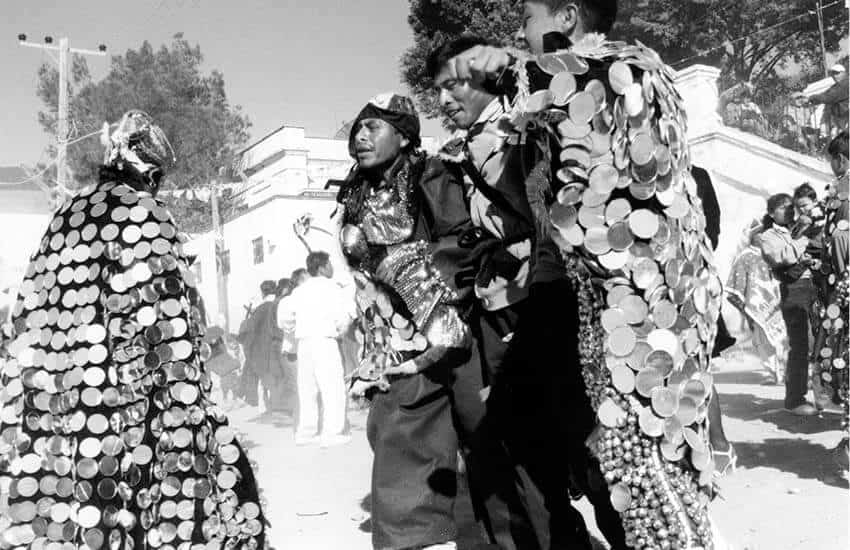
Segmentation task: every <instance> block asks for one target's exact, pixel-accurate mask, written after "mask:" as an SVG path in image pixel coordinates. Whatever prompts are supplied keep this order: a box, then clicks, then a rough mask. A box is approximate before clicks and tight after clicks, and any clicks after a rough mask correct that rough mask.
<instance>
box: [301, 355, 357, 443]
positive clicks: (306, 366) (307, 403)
mask: <svg viewBox="0 0 850 550" xmlns="http://www.w3.org/2000/svg"><path fill="white" fill-rule="evenodd" d="M343 378H344V372H343V368H342V356H341V355H340V353H339V345H338V344H337V341H336V340H335V339H333V338H301V339H299V340H298V411H299V412H298V426H297V427H296V429H295V436H296V437H304V438H306V437H312V436H315V435H316V434H317V432H318V430H319V403H318V399H319V395H320V394H321V396H322V407H323V414H322V436H323V437H330V436H334V435H339V434H341V433H342V431H343V430H344V429H345V381H344V380H343Z"/></svg>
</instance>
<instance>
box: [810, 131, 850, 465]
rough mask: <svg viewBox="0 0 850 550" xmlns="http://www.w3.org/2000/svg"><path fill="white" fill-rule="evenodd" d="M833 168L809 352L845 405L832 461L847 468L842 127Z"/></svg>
mask: <svg viewBox="0 0 850 550" xmlns="http://www.w3.org/2000/svg"><path fill="white" fill-rule="evenodd" d="M828 153H829V156H830V161H831V165H832V170H833V172H834V173H835V176H836V177H837V178H838V179H837V181H836V182H835V183H834V184H833V185H832V186H830V189H829V192H828V196H827V197H826V201H825V203H826V204H825V206H826V209H825V210H826V232H825V235H824V244H825V250H824V262H823V264H822V266H823V271H824V275H825V279H826V300H825V302H824V303H825V305H824V307H822V308H821V310H820V311H819V317H820V326H819V329H818V334H817V339H816V341H815V346H814V358H815V360H816V361H818V362H819V364H820V373H819V375H820V377H821V381H822V382H823V385H824V386H825V387H827V388H832V395H833V401H834V402H835V403H837V404H841V405H842V406H843V408H844V419H843V425H842V428H843V430H844V436H843V438H842V439H841V442H840V443H839V444H838V446H837V447H836V450H835V458H836V461H837V462H838V463H839V464H840V465H841V466H842V467H843V468H844V469H847V468H848V462H849V461H848V453H850V447H848V437H849V436H848V423H850V410H848V404H850V401H848V398H850V395H848V365H850V345H848V341H847V338H848V336H847V328H848V326H850V314H849V313H848V312H850V231H848V230H850V221H848V215H850V214H848V194H850V190H849V188H850V183H848V169H850V162H848V157H850V152H848V136H847V132H846V131H844V132H841V133H839V134H838V136H836V137H835V138H834V139H833V140H832V142H830V144H829V147H828Z"/></svg>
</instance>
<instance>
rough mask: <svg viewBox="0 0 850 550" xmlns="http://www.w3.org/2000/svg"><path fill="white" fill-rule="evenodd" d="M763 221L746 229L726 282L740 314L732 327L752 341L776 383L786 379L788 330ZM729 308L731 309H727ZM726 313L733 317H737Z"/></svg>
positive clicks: (731, 300) (735, 331)
mask: <svg viewBox="0 0 850 550" xmlns="http://www.w3.org/2000/svg"><path fill="white" fill-rule="evenodd" d="M762 229H763V228H762V224H761V220H753V221H752V222H751V223H750V224H749V226H748V227H747V228H746V230H745V231H744V235H743V238H742V241H741V243H740V244H739V247H738V252H737V253H736V254H735V259H734V260H733V264H732V270H731V271H730V273H729V280H728V282H727V283H726V292H727V299H728V301H729V303H730V304H731V305H732V306H734V308H735V311H736V312H737V313H738V315H736V316H734V317H736V318H737V319H738V321H737V322H733V321H730V322H729V328H730V331H731V332H732V334H733V335H734V336H735V337H736V338H738V341H739V342H744V341H746V340H750V342H751V344H752V348H753V350H754V351H755V353H756V355H757V356H758V357H759V359H761V362H762V365H763V366H764V367H765V368H766V369H767V370H768V371H769V372H770V374H771V376H772V379H773V380H772V381H773V383H775V384H781V383H783V381H784V379H785V360H786V358H787V356H788V332H787V331H786V328H785V321H784V320H783V318H782V309H781V307H780V303H781V290H780V287H779V281H778V280H777V279H776V277H774V275H773V272H772V271H771V269H770V266H769V265H768V264H767V262H766V261H765V260H764V258H763V257H762V253H761V232H762ZM727 311H728V310H727ZM727 311H724V316H725V317H726V318H728V319H731V318H732V317H733V316H731V315H727V314H726V313H727Z"/></svg>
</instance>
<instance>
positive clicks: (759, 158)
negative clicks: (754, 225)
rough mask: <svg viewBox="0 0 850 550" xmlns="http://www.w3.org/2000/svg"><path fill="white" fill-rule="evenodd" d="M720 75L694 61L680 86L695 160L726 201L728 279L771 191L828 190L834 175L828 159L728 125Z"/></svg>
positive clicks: (722, 246) (721, 261)
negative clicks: (720, 106)
mask: <svg viewBox="0 0 850 550" xmlns="http://www.w3.org/2000/svg"><path fill="white" fill-rule="evenodd" d="M719 74H720V71H719V70H718V69H716V68H714V67H708V66H705V65H694V66H692V67H688V68H687V69H684V70H682V71H680V72H679V74H678V77H677V80H676V87H677V89H678V90H679V92H680V93H681V95H682V98H683V99H684V102H685V109H686V110H687V113H688V142H689V145H690V149H691V160H692V162H693V164H695V165H698V166H702V167H703V168H705V169H706V170H708V171H709V173H710V174H711V177H712V181H713V183H714V187H715V191H716V192H717V199H718V202H719V203H720V222H721V227H720V243H719V244H718V247H717V252H716V265H717V267H718V270H719V271H720V274H721V275H722V277H723V278H724V280H725V277H726V276H727V275H728V273H729V269H730V268H731V265H732V261H733V259H734V255H735V252H736V251H737V249H738V245H739V241H740V238H741V234H742V230H743V228H744V227H745V226H746V225H748V224H749V223H750V222H751V221H752V220H753V219H755V218H761V217H762V216H763V215H764V214H765V208H766V200H767V198H768V197H769V196H770V195H773V194H775V193H792V192H793V191H794V188H795V187H797V186H798V185H800V184H802V183H803V182H809V183H811V184H812V186H814V188H815V189H816V190H817V191H818V192H819V193H823V190H824V189H825V187H826V185H827V184H828V183H829V182H830V181H832V179H833V176H832V172H831V171H830V169H829V166H828V164H827V163H826V162H825V161H824V160H822V159H816V158H812V157H808V156H805V155H802V154H800V153H797V152H794V151H791V150H788V149H785V148H783V147H780V146H778V145H776V144H774V143H771V142H769V141H767V140H765V139H762V138H760V137H758V136H755V135H753V134H748V133H746V132H742V131H740V130H737V129H734V128H727V127H726V126H724V125H723V123H722V122H721V120H720V116H719V115H718V114H717V102H718V94H717V77H718V76H719Z"/></svg>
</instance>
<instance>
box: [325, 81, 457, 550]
mask: <svg viewBox="0 0 850 550" xmlns="http://www.w3.org/2000/svg"><path fill="white" fill-rule="evenodd" d="M419 143H420V137H419V118H418V115H417V114H416V110H415V109H414V107H413V103H412V102H411V101H410V99H409V98H407V97H404V96H399V95H394V94H382V95H379V96H377V97H375V98H374V99H372V100H371V101H370V102H369V103H368V104H367V105H366V106H365V107H364V108H363V110H362V111H361V112H360V114H359V115H358V116H357V118H356V119H355V121H354V124H353V128H352V130H351V136H350V141H349V148H350V151H351V155H352V157H354V158H355V160H356V161H357V166H356V167H355V168H354V170H353V172H352V173H351V174H350V176H349V177H348V178H347V180H346V181H345V183H344V184H343V186H342V188H341V190H340V193H339V196H338V200H339V206H340V214H341V215H340V218H341V219H340V222H341V224H342V226H341V231H340V240H341V244H342V247H343V254H344V255H345V257H346V259H347V261H348V263H349V266H350V267H351V268H352V271H353V275H354V279H355V284H356V287H357V290H356V297H357V305H358V319H357V320H356V322H357V323H358V325H359V326H358V339H359V340H360V341H361V343H362V350H361V366H360V367H359V368H358V370H357V371H355V374H354V377H353V378H354V382H353V385H352V388H351V393H352V394H354V395H363V394H366V395H367V396H368V397H370V399H371V407H370V409H369V418H368V423H367V434H368V437H369V443H370V444H371V446H372V450H373V451H374V462H373V467H372V495H371V496H372V510H371V511H372V544H373V546H374V547H375V548H376V549H408V548H417V549H419V548H425V547H427V548H435V549H436V548H446V549H448V548H455V544H454V542H453V541H454V538H455V536H456V527H455V521H454V516H453V503H454V496H455V493H456V475H457V450H458V444H457V436H456V434H455V429H454V426H453V425H452V418H451V403H450V400H451V399H450V398H451V382H452V378H453V376H454V373H453V371H454V369H456V368H459V367H462V366H463V365H465V364H467V363H468V362H469V361H470V358H471V356H472V353H473V349H472V339H471V337H470V334H469V330H468V327H467V325H466V324H465V322H464V321H463V319H462V318H461V312H460V311H459V308H458V305H457V304H458V303H459V300H460V299H461V295H460V292H459V291H458V289H457V288H456V287H455V286H454V282H455V275H456V273H457V265H458V262H457V260H458V259H459V258H460V254H465V252H464V253H461V252H460V251H459V249H458V248H457V236H458V235H459V234H460V232H461V231H462V230H463V228H464V227H466V225H467V223H468V219H469V218H468V215H467V214H466V211H465V209H464V206H463V196H462V188H461V186H460V184H459V182H457V180H456V179H453V176H452V175H451V174H450V172H448V171H447V169H446V167H445V166H444V165H443V164H442V163H441V162H440V161H439V160H438V159H430V158H427V157H426V156H425V154H424V153H422V152H420V151H419V150H418V146H419Z"/></svg>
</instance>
